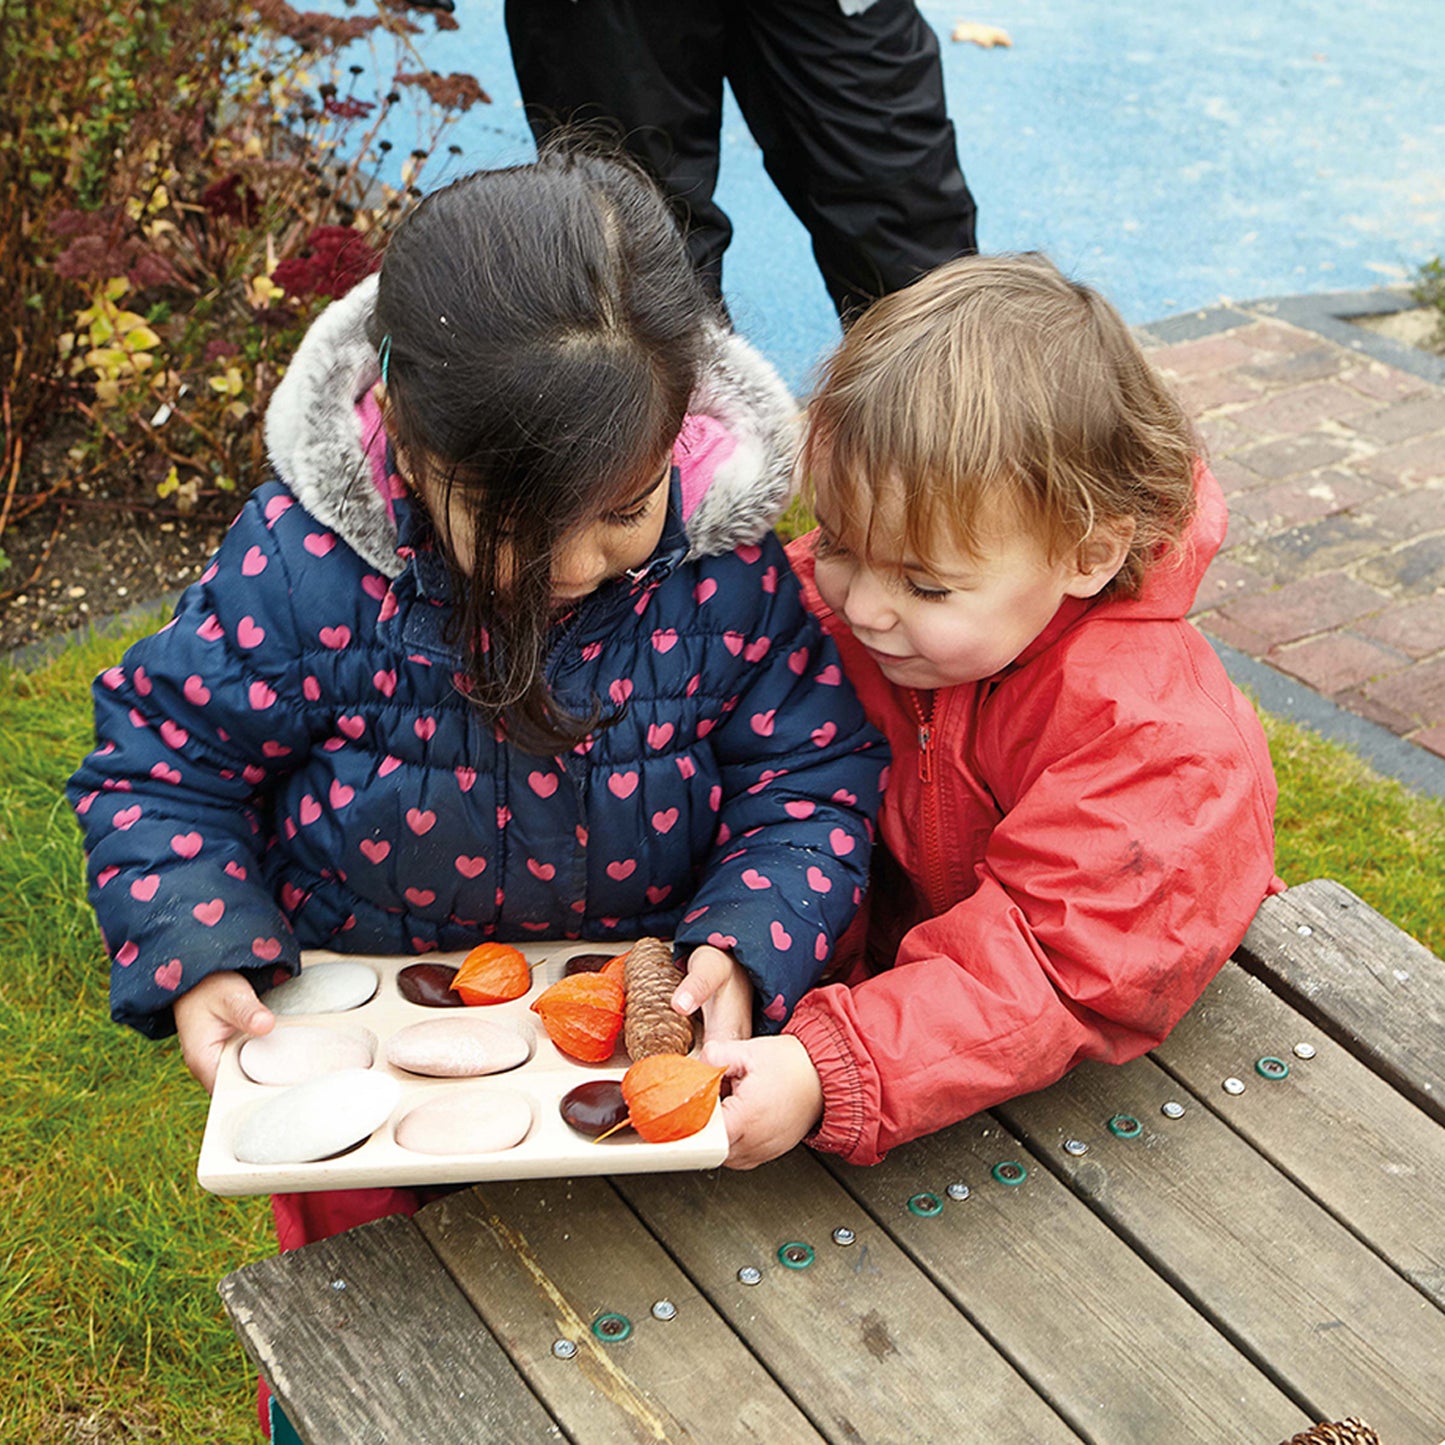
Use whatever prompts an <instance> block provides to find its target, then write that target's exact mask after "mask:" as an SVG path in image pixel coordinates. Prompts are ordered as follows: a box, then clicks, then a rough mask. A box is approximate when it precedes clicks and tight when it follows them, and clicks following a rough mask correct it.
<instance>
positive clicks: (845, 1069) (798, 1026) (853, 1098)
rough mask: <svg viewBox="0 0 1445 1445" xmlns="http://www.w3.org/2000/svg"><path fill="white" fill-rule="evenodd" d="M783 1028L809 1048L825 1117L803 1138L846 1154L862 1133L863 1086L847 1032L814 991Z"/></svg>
mask: <svg viewBox="0 0 1445 1445" xmlns="http://www.w3.org/2000/svg"><path fill="white" fill-rule="evenodd" d="M783 1032H784V1033H785V1034H792V1035H793V1036H794V1037H795V1038H796V1039H797V1040H798V1041H799V1042H800V1043H801V1044H802V1045H803V1047H804V1048H805V1049H807V1051H808V1057H809V1058H810V1059H811V1060H812V1061H813V1067H814V1068H815V1069H817V1071H818V1079H819V1082H820V1083H821V1084H822V1086H823V1118H822V1120H821V1122H820V1123H819V1125H818V1127H817V1128H816V1129H815V1130H813V1132H812V1133H811V1134H809V1135H808V1136H807V1137H806V1138H805V1139H804V1140H803V1143H805V1144H806V1145H808V1146H809V1148H812V1149H817V1150H818V1151H819V1152H820V1153H823V1154H841V1155H842V1156H843V1157H844V1158H845V1159H846V1158H848V1157H849V1156H850V1155H852V1154H853V1153H854V1152H855V1151H857V1149H858V1147H859V1145H860V1144H861V1142H862V1138H863V1124H864V1118H863V1115H864V1106H863V1101H864V1090H863V1079H862V1075H861V1074H860V1073H859V1071H858V1061H857V1059H856V1058H855V1057H854V1055H853V1051H852V1049H851V1048H850V1047H849V1042H848V1036H847V1034H846V1033H845V1032H844V1030H843V1029H842V1028H841V1027H840V1025H839V1023H838V1020H837V1018H836V1017H834V1015H833V1013H832V1011H831V1010H830V1009H829V1008H828V1007H827V1005H826V1003H825V1002H824V1001H823V1000H822V999H821V998H817V997H815V996H808V997H805V998H804V999H803V1000H802V1002H801V1003H799V1005H798V1008H797V1011H796V1012H795V1013H794V1014H793V1017H792V1018H791V1019H790V1020H789V1021H788V1024H787V1026H786V1027H785V1028H784V1029H783Z"/></svg>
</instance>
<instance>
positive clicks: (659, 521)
mask: <svg viewBox="0 0 1445 1445" xmlns="http://www.w3.org/2000/svg"><path fill="white" fill-rule="evenodd" d="M671 478H672V459H671V458H670V457H669V458H668V462H667V465H666V466H665V467H664V468H663V471H662V475H661V476H658V475H657V474H656V473H655V472H654V473H653V474H652V481H651V483H650V484H649V483H647V482H644V483H643V485H642V489H641V490H640V491H639V492H638V493H637V494H636V495H633V496H629V497H628V498H626V499H625V500H624V502H623V504H622V505H621V506H619V507H615V508H609V509H608V510H607V511H605V512H603V513H602V514H601V515H600V516H598V517H596V518H594V519H593V520H592V521H590V522H585V523H583V525H582V526H581V527H578V528H577V529H576V530H575V531H573V532H571V533H569V534H568V535H567V536H566V537H565V538H563V540H562V542H561V544H560V545H559V546H558V548H557V555H556V556H555V557H554V558H553V561H552V601H553V603H554V604H556V605H558V606H565V605H566V604H567V603H569V602H577V601H580V600H581V599H582V598H583V597H589V596H591V594H592V593H594V592H595V591H596V590H597V589H598V588H599V587H600V586H602V584H603V583H604V582H608V581H611V580H612V579H613V578H615V577H621V576H622V574H623V573H624V572H635V571H636V570H637V569H638V568H639V567H641V566H642V565H643V564H644V563H645V562H646V561H647V559H648V558H649V557H651V556H652V554H653V553H654V552H655V551H656V550H657V544H658V542H659V541H661V540H662V528H663V524H664V523H665V522H666V521H667V492H668V483H669V482H670V480H671Z"/></svg>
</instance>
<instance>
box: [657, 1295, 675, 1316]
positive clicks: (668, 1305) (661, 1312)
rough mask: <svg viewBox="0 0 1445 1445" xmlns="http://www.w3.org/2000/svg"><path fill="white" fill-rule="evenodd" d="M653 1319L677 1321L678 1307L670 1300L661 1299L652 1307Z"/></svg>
mask: <svg viewBox="0 0 1445 1445" xmlns="http://www.w3.org/2000/svg"><path fill="white" fill-rule="evenodd" d="M652 1318H653V1319H655V1320H675V1319H676V1318H677V1306H676V1305H675V1304H673V1302H672V1301H671V1300H670V1299H660V1300H658V1302H657V1303H656V1304H655V1305H653V1307H652Z"/></svg>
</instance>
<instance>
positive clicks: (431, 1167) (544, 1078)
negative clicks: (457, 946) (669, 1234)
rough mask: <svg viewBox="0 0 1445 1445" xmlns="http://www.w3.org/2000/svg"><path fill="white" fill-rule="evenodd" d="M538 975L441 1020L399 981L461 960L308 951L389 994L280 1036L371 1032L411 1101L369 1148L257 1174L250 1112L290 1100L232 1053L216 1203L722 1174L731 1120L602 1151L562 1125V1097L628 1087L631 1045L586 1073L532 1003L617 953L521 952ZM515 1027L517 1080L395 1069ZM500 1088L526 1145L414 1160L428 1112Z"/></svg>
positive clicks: (302, 1018)
mask: <svg viewBox="0 0 1445 1445" xmlns="http://www.w3.org/2000/svg"><path fill="white" fill-rule="evenodd" d="M516 947H518V948H520V949H521V950H522V952H523V953H525V954H526V957H527V961H528V962H529V963H530V964H532V965H533V968H532V987H531V989H530V990H529V991H528V993H527V994H526V995H525V996H524V997H523V998H520V999H515V1000H513V1001H512V1002H511V1003H504V1004H491V1005H488V1006H486V1007H483V1008H468V1009H466V1010H465V1011H464V1010H462V1009H440V1008H428V1007H425V1006H423V1005H420V1004H414V1003H410V1002H408V1000H406V999H405V998H403V997H402V995H401V993H400V991H399V989H398V988H397V983H396V978H397V975H398V974H399V973H400V972H401V970H402V969H403V968H406V967H407V966H408V965H410V964H413V963H439V964H449V965H452V966H455V965H457V964H459V963H460V962H461V961H462V959H463V958H464V957H465V956H466V954H465V952H460V953H428V954H423V955H421V956H419V957H411V956H409V957H403V958H377V957H367V956H363V955H360V954H340V953H331V952H329V951H323V950H315V951H308V952H306V953H304V954H303V955H302V958H301V966H302V968H303V970H304V969H305V968H307V967H311V966H314V965H316V964H318V963H361V964H365V965H367V966H368V967H369V968H372V969H374V970H375V972H376V974H377V978H378V984H377V989H376V992H375V994H373V996H372V997H371V999H370V1000H369V1001H368V1002H366V1003H364V1004H362V1005H360V1006H359V1007H357V1008H354V1009H349V1010H347V1011H345V1012H343V1013H328V1014H289V1015H285V1016H278V1017H277V1019H276V1027H277V1028H278V1029H284V1028H294V1027H296V1026H298V1025H305V1026H308V1027H311V1028H318V1027H319V1028H328V1029H335V1030H337V1031H338V1032H342V1033H349V1034H355V1033H357V1032H358V1031H360V1030H365V1031H366V1032H368V1033H370V1034H371V1035H374V1036H375V1038H376V1050H375V1057H374V1060H373V1063H372V1068H373V1069H375V1070H378V1071H380V1072H382V1073H385V1074H388V1075H390V1077H392V1078H394V1079H395V1080H396V1081H397V1082H398V1083H399V1084H400V1086H401V1097H400V1101H399V1102H398V1103H397V1105H396V1106H395V1108H393V1110H392V1111H391V1114H390V1116H389V1117H388V1118H387V1120H386V1122H385V1123H384V1124H382V1125H381V1126H380V1127H379V1128H378V1129H376V1131H375V1132H374V1133H373V1134H372V1135H371V1136H370V1138H368V1139H366V1140H365V1141H364V1142H363V1143H361V1144H360V1145H358V1146H357V1147H355V1148H353V1149H351V1150H349V1151H347V1152H346V1153H344V1154H341V1155H337V1156H335V1157H333V1158H329V1159H322V1160H318V1161H316V1162H314V1163H307V1164H247V1163H243V1162H242V1161H240V1160H239V1159H237V1158H236V1156H235V1154H234V1153H233V1152H232V1147H231V1141H232V1140H233V1138H234V1137H235V1133H236V1130H237V1128H238V1127H239V1125H240V1123H241V1121H242V1119H243V1118H244V1117H245V1115H246V1114H247V1112H248V1111H249V1110H250V1109H251V1108H252V1107H254V1105H255V1104H256V1103H258V1102H259V1101H260V1100H262V1099H263V1098H267V1097H272V1096H274V1095H275V1094H277V1093H278V1092H280V1089H279V1088H278V1087H277V1086H269V1085H264V1084H257V1083H254V1082H252V1080H250V1079H249V1078H247V1077H246V1075H245V1074H244V1073H242V1071H241V1065H240V1062H239V1054H240V1049H241V1044H242V1042H243V1040H241V1039H234V1040H232V1042H231V1043H230V1044H228V1045H227V1046H226V1049H225V1052H224V1054H223V1055H222V1057H221V1062H220V1068H219V1070H218V1072H217V1075H216V1086H215V1090H214V1092H213V1093H212V1096H211V1108H210V1113H209V1115H208V1116H207V1119H206V1130H205V1135H204V1137H203V1138H202V1140H201V1153H200V1159H199V1162H198V1164H197V1168H196V1177H197V1179H198V1180H199V1182H200V1185H201V1187H202V1188H203V1189H207V1190H209V1191H210V1192H211V1193H213V1194H222V1195H245V1194H270V1193H278V1192H284V1193H290V1192H293V1191H303V1192H304V1191H309V1190H316V1189H355V1188H364V1187H369V1186H374V1185H395V1186H403V1185H423V1184H460V1183H471V1182H477V1181H481V1180H485V1179H541V1178H550V1177H555V1176H563V1175H577V1174H632V1173H657V1172H664V1171H667V1170H676V1169H710V1168H712V1167H713V1166H715V1165H717V1164H720V1163H722V1161H723V1159H724V1157H725V1156H726V1154H727V1132H726V1129H725V1128H724V1126H723V1120H722V1111H721V1109H720V1108H714V1110H713V1114H712V1118H711V1119H710V1120H709V1121H708V1123H707V1125H706V1126H705V1127H704V1128H703V1129H702V1130H701V1131H699V1132H698V1133H696V1134H694V1135H692V1136H691V1137H689V1138H687V1139H678V1140H675V1141H673V1142H671V1143H667V1144H649V1143H647V1142H645V1141H644V1140H642V1139H639V1138H638V1137H637V1135H636V1134H634V1133H633V1132H632V1131H631V1130H623V1131H621V1132H619V1133H618V1134H615V1135H613V1136H612V1137H610V1138H608V1139H604V1140H602V1141H600V1142H599V1141H596V1140H593V1139H590V1138H588V1137H586V1136H585V1135H582V1134H579V1133H577V1131H576V1130H574V1129H572V1128H571V1127H570V1126H569V1125H567V1124H566V1123H565V1122H564V1121H563V1119H562V1115H561V1111H560V1107H559V1106H560V1101H561V1099H562V1096H563V1095H564V1094H565V1093H566V1092H567V1091H568V1090H569V1089H571V1088H573V1087H574V1086H575V1085H577V1084H579V1083H582V1082H584V1081H586V1080H588V1079H600V1078H603V1079H620V1078H621V1077H622V1075H623V1074H624V1073H625V1072H626V1070H627V1065H628V1063H629V1060H628V1058H627V1055H626V1054H625V1053H623V1052H622V1045H621V1038H620V1037H619V1039H618V1049H617V1052H616V1053H615V1054H614V1055H613V1057H612V1059H611V1060H609V1061H608V1062H607V1063H605V1064H583V1063H578V1062H577V1061H576V1060H573V1059H570V1058H568V1057H567V1056H566V1055H565V1054H563V1053H562V1052H560V1051H559V1050H558V1049H557V1047H556V1045H554V1044H553V1043H552V1041H551V1040H550V1039H549V1038H548V1037H547V1034H546V1031H545V1030H544V1029H543V1027H542V1023H541V1019H540V1018H539V1017H538V1016H537V1015H536V1014H534V1013H532V1012H531V1007H530V1006H531V1004H532V1001H533V1000H534V999H535V998H536V997H537V995H538V994H540V993H541V992H542V990H543V989H544V988H546V987H547V986H548V985H549V984H551V983H554V982H556V980H557V979H559V978H561V977H562V975H563V972H564V970H565V966H566V962H567V960H568V959H569V958H571V957H573V956H574V955H576V954H583V953H591V954H595V953H598V952H602V951H606V945H604V944H598V943H586V942H580V943H547V944H525V945H524V944H517V945H516ZM464 1012H465V1013H466V1014H476V1015H477V1016H479V1017H484V1018H487V1019H489V1020H496V1021H497V1022H501V1023H510V1024H511V1025H513V1026H514V1027H517V1028H520V1029H521V1030H523V1031H524V1032H525V1033H527V1034H529V1035H530V1036H531V1037H532V1039H533V1051H532V1057H531V1058H530V1059H529V1060H528V1061H527V1062H526V1063H525V1064H522V1065H521V1066H519V1067H518V1068H515V1069H510V1070H507V1071H506V1072H504V1073H497V1074H486V1075H482V1076H480V1077H475V1078H447V1079H440V1078H426V1077H423V1076H421V1075H417V1074H410V1073H407V1072H406V1071H404V1070H401V1069H397V1068H394V1067H392V1066H391V1065H389V1064H388V1063H387V1062H386V1059H385V1051H386V1042H387V1039H388V1038H389V1037H390V1036H391V1035H392V1034H394V1033H395V1032H396V1031H397V1030H398V1029H401V1028H405V1027H406V1026H407V1025H409V1024H414V1023H419V1022H422V1021H423V1020H427V1019H443V1018H457V1017H459V1016H461V1015H463V1013H464ZM487 1088H500V1089H507V1090H511V1091H515V1092H517V1093H521V1094H523V1095H524V1096H525V1097H526V1098H527V1100H528V1102H529V1103H530V1104H531V1107H532V1127H531V1129H530V1131H529V1132H528V1134H527V1136H526V1137H525V1138H524V1139H523V1140H522V1141H521V1143H519V1144H516V1145H514V1146H513V1147H512V1148H510V1149H507V1150H504V1151H501V1152H499V1153H491V1154H470V1155H460V1154H421V1153H416V1152H413V1151H412V1150H408V1149H404V1148H402V1147H401V1145H399V1144H398V1143H397V1142H396V1140H395V1137H394V1132H395V1129H396V1126H397V1124H398V1123H399V1122H400V1121H401V1120H402V1119H403V1118H404V1117H405V1116H406V1115H407V1114H408V1113H409V1112H410V1111H411V1110H412V1109H414V1108H416V1107H417V1106H418V1105H420V1104H423V1103H427V1102H429V1101H431V1100H433V1099H436V1098H438V1097H441V1096H444V1095H445V1094H446V1093H447V1092H449V1091H450V1092H456V1091H459V1090H463V1089H465V1090H468V1091H472V1090H485V1089H487Z"/></svg>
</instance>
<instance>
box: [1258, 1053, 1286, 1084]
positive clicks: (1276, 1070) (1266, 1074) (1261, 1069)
mask: <svg viewBox="0 0 1445 1445" xmlns="http://www.w3.org/2000/svg"><path fill="white" fill-rule="evenodd" d="M1254 1072H1255V1073H1256V1074H1258V1075H1259V1076H1260V1078H1261V1079H1284V1078H1288V1077H1289V1065H1288V1064H1287V1063H1285V1061H1284V1060H1283V1059H1277V1058H1275V1057H1274V1055H1273V1054H1266V1055H1265V1056H1264V1057H1263V1058H1262V1059H1256V1060H1255V1061H1254Z"/></svg>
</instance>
